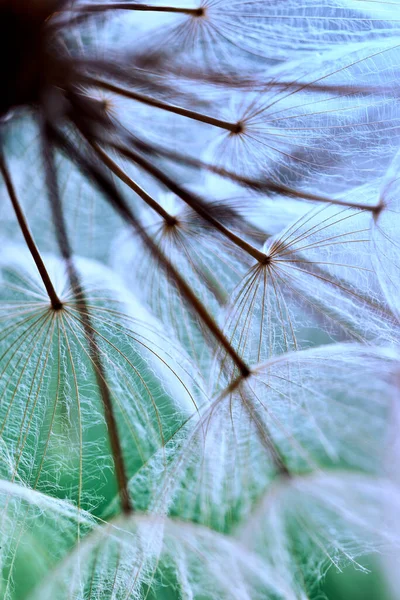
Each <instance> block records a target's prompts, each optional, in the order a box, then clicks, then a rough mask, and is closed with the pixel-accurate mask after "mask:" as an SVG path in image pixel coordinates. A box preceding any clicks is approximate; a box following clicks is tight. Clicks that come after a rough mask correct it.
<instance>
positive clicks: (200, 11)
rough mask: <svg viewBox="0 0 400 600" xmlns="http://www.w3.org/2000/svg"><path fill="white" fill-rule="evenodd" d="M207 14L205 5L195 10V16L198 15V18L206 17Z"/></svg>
mask: <svg viewBox="0 0 400 600" xmlns="http://www.w3.org/2000/svg"><path fill="white" fill-rule="evenodd" d="M205 15H206V9H205V8H204V6H200V7H199V8H197V9H196V10H195V11H194V12H193V16H194V17H197V18H200V17H205Z"/></svg>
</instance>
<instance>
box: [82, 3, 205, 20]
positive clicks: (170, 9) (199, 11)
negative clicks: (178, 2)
mask: <svg viewBox="0 0 400 600" xmlns="http://www.w3.org/2000/svg"><path fill="white" fill-rule="evenodd" d="M72 10H77V11H80V12H104V11H106V10H133V11H138V12H161V13H177V14H181V15H191V16H193V17H202V16H203V15H204V8H202V7H199V8H179V7H176V6H151V5H150V4H132V2H105V3H104V4H84V5H82V6H77V7H73V8H72Z"/></svg>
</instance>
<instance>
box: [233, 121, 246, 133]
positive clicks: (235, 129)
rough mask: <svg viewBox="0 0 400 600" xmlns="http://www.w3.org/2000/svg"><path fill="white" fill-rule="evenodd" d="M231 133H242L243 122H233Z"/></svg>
mask: <svg viewBox="0 0 400 600" xmlns="http://www.w3.org/2000/svg"><path fill="white" fill-rule="evenodd" d="M232 133H234V134H235V135H239V134H241V133H244V123H242V121H238V122H237V123H235V124H234V126H233V127H232Z"/></svg>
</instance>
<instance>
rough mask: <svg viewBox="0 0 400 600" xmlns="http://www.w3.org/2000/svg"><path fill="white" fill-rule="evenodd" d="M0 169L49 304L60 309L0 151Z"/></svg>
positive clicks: (58, 300) (57, 298)
mask: <svg viewBox="0 0 400 600" xmlns="http://www.w3.org/2000/svg"><path fill="white" fill-rule="evenodd" d="M0 171H1V174H2V176H3V179H4V182H5V184H6V187H7V192H8V195H9V198H10V200H11V203H12V206H13V209H14V212H15V216H16V217H17V221H18V224H19V227H20V229H21V232H22V235H23V236H24V239H25V242H26V245H27V246H28V248H29V251H30V253H31V256H32V258H33V260H34V261H35V265H36V267H37V270H38V271H39V275H40V277H41V278H42V281H43V284H44V287H45V288H46V292H47V295H48V297H49V300H50V303H51V306H52V308H53V309H54V310H60V309H61V308H62V306H63V305H62V302H61V300H60V298H59V297H58V295H57V292H56V290H55V289H54V286H53V283H52V281H51V279H50V276H49V274H48V272H47V269H46V266H45V264H44V262H43V259H42V257H41V256H40V252H39V249H38V247H37V246H36V244H35V240H34V239H33V236H32V233H31V231H30V229H29V226H28V223H27V221H26V218H25V215H24V212H23V210H22V207H21V204H20V203H19V200H18V197H17V194H16V191H15V188H14V185H13V182H12V179H11V174H10V171H9V170H8V167H7V165H6V162H5V159H4V156H3V155H2V154H1V153H0Z"/></svg>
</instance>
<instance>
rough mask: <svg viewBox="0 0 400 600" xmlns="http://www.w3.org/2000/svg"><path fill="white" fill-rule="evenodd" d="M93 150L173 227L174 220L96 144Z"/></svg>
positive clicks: (93, 145)
mask: <svg viewBox="0 0 400 600" xmlns="http://www.w3.org/2000/svg"><path fill="white" fill-rule="evenodd" d="M92 147H93V149H94V150H95V151H96V153H97V154H98V155H99V157H100V158H101V160H102V161H103V163H104V164H105V165H106V166H107V167H108V168H109V169H110V171H112V172H113V173H114V174H115V175H116V176H117V177H118V178H119V179H121V181H123V182H124V183H126V185H127V186H129V187H130V188H131V190H133V191H134V192H135V193H136V194H137V195H138V196H139V197H140V198H142V200H144V201H145V202H146V204H147V205H148V206H150V208H152V209H153V210H155V212H156V213H157V214H159V215H160V217H162V218H163V219H164V221H165V222H166V223H167V224H168V225H175V224H176V219H175V217H173V216H172V215H170V214H169V213H168V212H167V211H166V210H165V209H164V208H163V207H162V206H161V205H160V204H159V203H158V202H156V200H154V198H152V197H151V196H150V195H149V194H148V193H147V192H146V191H145V190H144V189H143V188H141V187H140V185H138V184H137V183H136V182H135V181H133V179H131V178H130V177H129V175H128V174H127V173H125V171H124V170H123V169H121V167H120V166H119V165H117V163H116V162H114V161H113V160H112V158H111V157H110V156H109V155H108V154H107V153H106V152H104V150H102V149H101V148H100V146H98V145H97V144H96V143H93V144H92Z"/></svg>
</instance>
